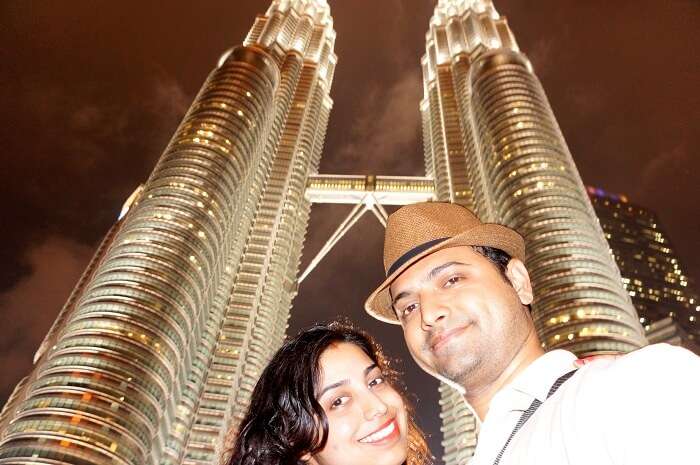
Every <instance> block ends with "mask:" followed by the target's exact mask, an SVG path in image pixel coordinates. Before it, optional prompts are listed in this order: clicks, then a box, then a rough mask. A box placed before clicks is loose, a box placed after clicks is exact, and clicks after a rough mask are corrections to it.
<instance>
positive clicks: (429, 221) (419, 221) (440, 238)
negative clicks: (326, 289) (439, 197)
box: [365, 202, 525, 324]
mask: <svg viewBox="0 0 700 465" xmlns="http://www.w3.org/2000/svg"><path fill="white" fill-rule="evenodd" d="M461 245H480V246H486V247H494V248H496V249H501V250H503V251H504V252H506V253H508V255H510V256H511V257H513V258H518V259H520V260H524V259H525V241H524V240H523V238H522V237H521V236H520V234H518V233H517V232H515V231H513V230H512V229H510V228H507V227H505V226H501V225H500V224H491V223H482V222H481V221H480V220H479V218H477V217H476V216H475V215H474V214H473V213H472V212H470V211H469V210H467V209H466V208H464V207H462V206H460V205H456V204H453V203H446V202H424V203H415V204H411V205H406V206H405V207H402V208H400V209H398V210H397V211H396V212H394V213H393V214H392V215H390V216H389V220H388V222H387V225H386V233H385V234H384V271H385V273H386V279H385V280H384V282H383V283H382V284H380V285H379V287H378V288H377V289H376V290H375V291H374V292H373V293H372V294H371V295H370V296H369V298H368V299H367V301H366V302H365V310H367V313H369V314H370V315H372V316H373V317H375V318H377V319H378V320H382V321H385V322H387V323H393V324H400V323H399V321H398V319H397V318H396V315H395V313H394V310H393V309H392V308H391V297H390V296H389V286H390V285H391V283H392V282H393V281H394V279H396V278H397V277H398V276H399V275H400V274H401V273H403V272H404V271H405V270H406V269H407V268H408V267H410V266H411V265H413V264H414V263H415V262H417V261H418V260H420V259H421V258H423V257H425V256H426V255H430V254H431V253H433V252H436V251H438V250H441V249H445V248H447V247H457V246H461Z"/></svg>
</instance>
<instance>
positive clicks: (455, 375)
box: [438, 357, 481, 385]
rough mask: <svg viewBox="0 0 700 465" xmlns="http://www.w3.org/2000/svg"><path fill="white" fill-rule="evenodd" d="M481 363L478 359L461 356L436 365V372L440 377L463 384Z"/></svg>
mask: <svg viewBox="0 0 700 465" xmlns="http://www.w3.org/2000/svg"><path fill="white" fill-rule="evenodd" d="M480 365H481V363H480V360H479V359H476V358H472V357H461V358H459V359H458V360H451V363H444V364H440V365H438V373H439V374H440V376H441V377H444V378H447V379H449V380H452V382H455V383H458V384H461V385H464V384H465V382H466V381H467V380H468V379H469V378H470V377H471V376H472V375H473V374H474V372H476V370H477V369H478V368H479V366H480Z"/></svg>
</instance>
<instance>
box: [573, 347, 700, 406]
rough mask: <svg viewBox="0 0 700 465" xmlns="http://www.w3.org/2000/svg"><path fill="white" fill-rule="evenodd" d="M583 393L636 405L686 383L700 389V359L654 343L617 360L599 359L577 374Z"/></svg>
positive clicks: (688, 352) (579, 386) (684, 351)
mask: <svg viewBox="0 0 700 465" xmlns="http://www.w3.org/2000/svg"><path fill="white" fill-rule="evenodd" d="M575 378H578V379H577V383H576V384H577V385H578V389H577V390H579V394H580V395H582V396H584V397H585V394H586V393H590V394H591V395H593V396H594V397H598V398H599V397H600V396H604V397H605V398H607V399H609V400H613V399H614V400H615V401H620V402H626V401H629V402H636V401H637V400H638V397H639V396H646V395H649V394H659V393H662V392H663V391H665V390H667V389H669V388H670V387H675V385H676V384H677V383H678V382H679V380H682V381H683V383H684V384H687V385H689V386H695V387H698V388H700V357H698V356H697V355H695V354H694V353H692V352H690V351H689V350H686V349H684V348H682V347H677V346H672V345H669V344H652V345H648V346H646V347H643V348H641V349H638V350H635V351H633V352H630V353H628V354H625V355H622V356H620V357H617V358H609V359H607V358H604V359H599V360H595V361H593V362H591V363H589V364H587V365H585V366H584V367H582V368H581V369H579V372H578V373H577V376H576V377H575Z"/></svg>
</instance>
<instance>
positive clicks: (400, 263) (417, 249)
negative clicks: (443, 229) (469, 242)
mask: <svg viewBox="0 0 700 465" xmlns="http://www.w3.org/2000/svg"><path fill="white" fill-rule="evenodd" d="M447 239H450V238H449V237H443V238H440V239H433V240H432V241H428V242H424V243H423V244H421V245H417V246H415V247H414V248H412V249H411V250H409V251H408V252H406V253H405V254H403V255H401V256H400V257H399V258H398V259H397V260H396V261H395V262H394V263H393V264H392V265H391V266H390V267H389V270H388V271H387V272H386V275H387V277H389V276H390V275H392V274H394V271H396V270H398V269H399V268H401V267H402V266H403V264H404V263H406V262H407V261H409V260H410V259H412V258H413V257H415V256H416V255H418V254H419V253H421V252H424V251H426V250H428V249H429V248H431V247H432V246H434V245H436V244H439V243H440V242H443V241H446V240H447Z"/></svg>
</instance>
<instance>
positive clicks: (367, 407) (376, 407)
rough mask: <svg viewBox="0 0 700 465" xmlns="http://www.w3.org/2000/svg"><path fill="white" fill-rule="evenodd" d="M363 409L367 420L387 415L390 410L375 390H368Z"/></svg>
mask: <svg viewBox="0 0 700 465" xmlns="http://www.w3.org/2000/svg"><path fill="white" fill-rule="evenodd" d="M363 404H364V405H363V406H362V410H363V412H364V415H365V419H366V420H373V419H375V418H378V417H382V416H384V415H386V412H387V410H388V407H387V404H386V403H385V402H384V400H382V398H381V397H379V396H378V395H377V394H375V393H374V392H368V393H367V395H366V396H364V401H363Z"/></svg>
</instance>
